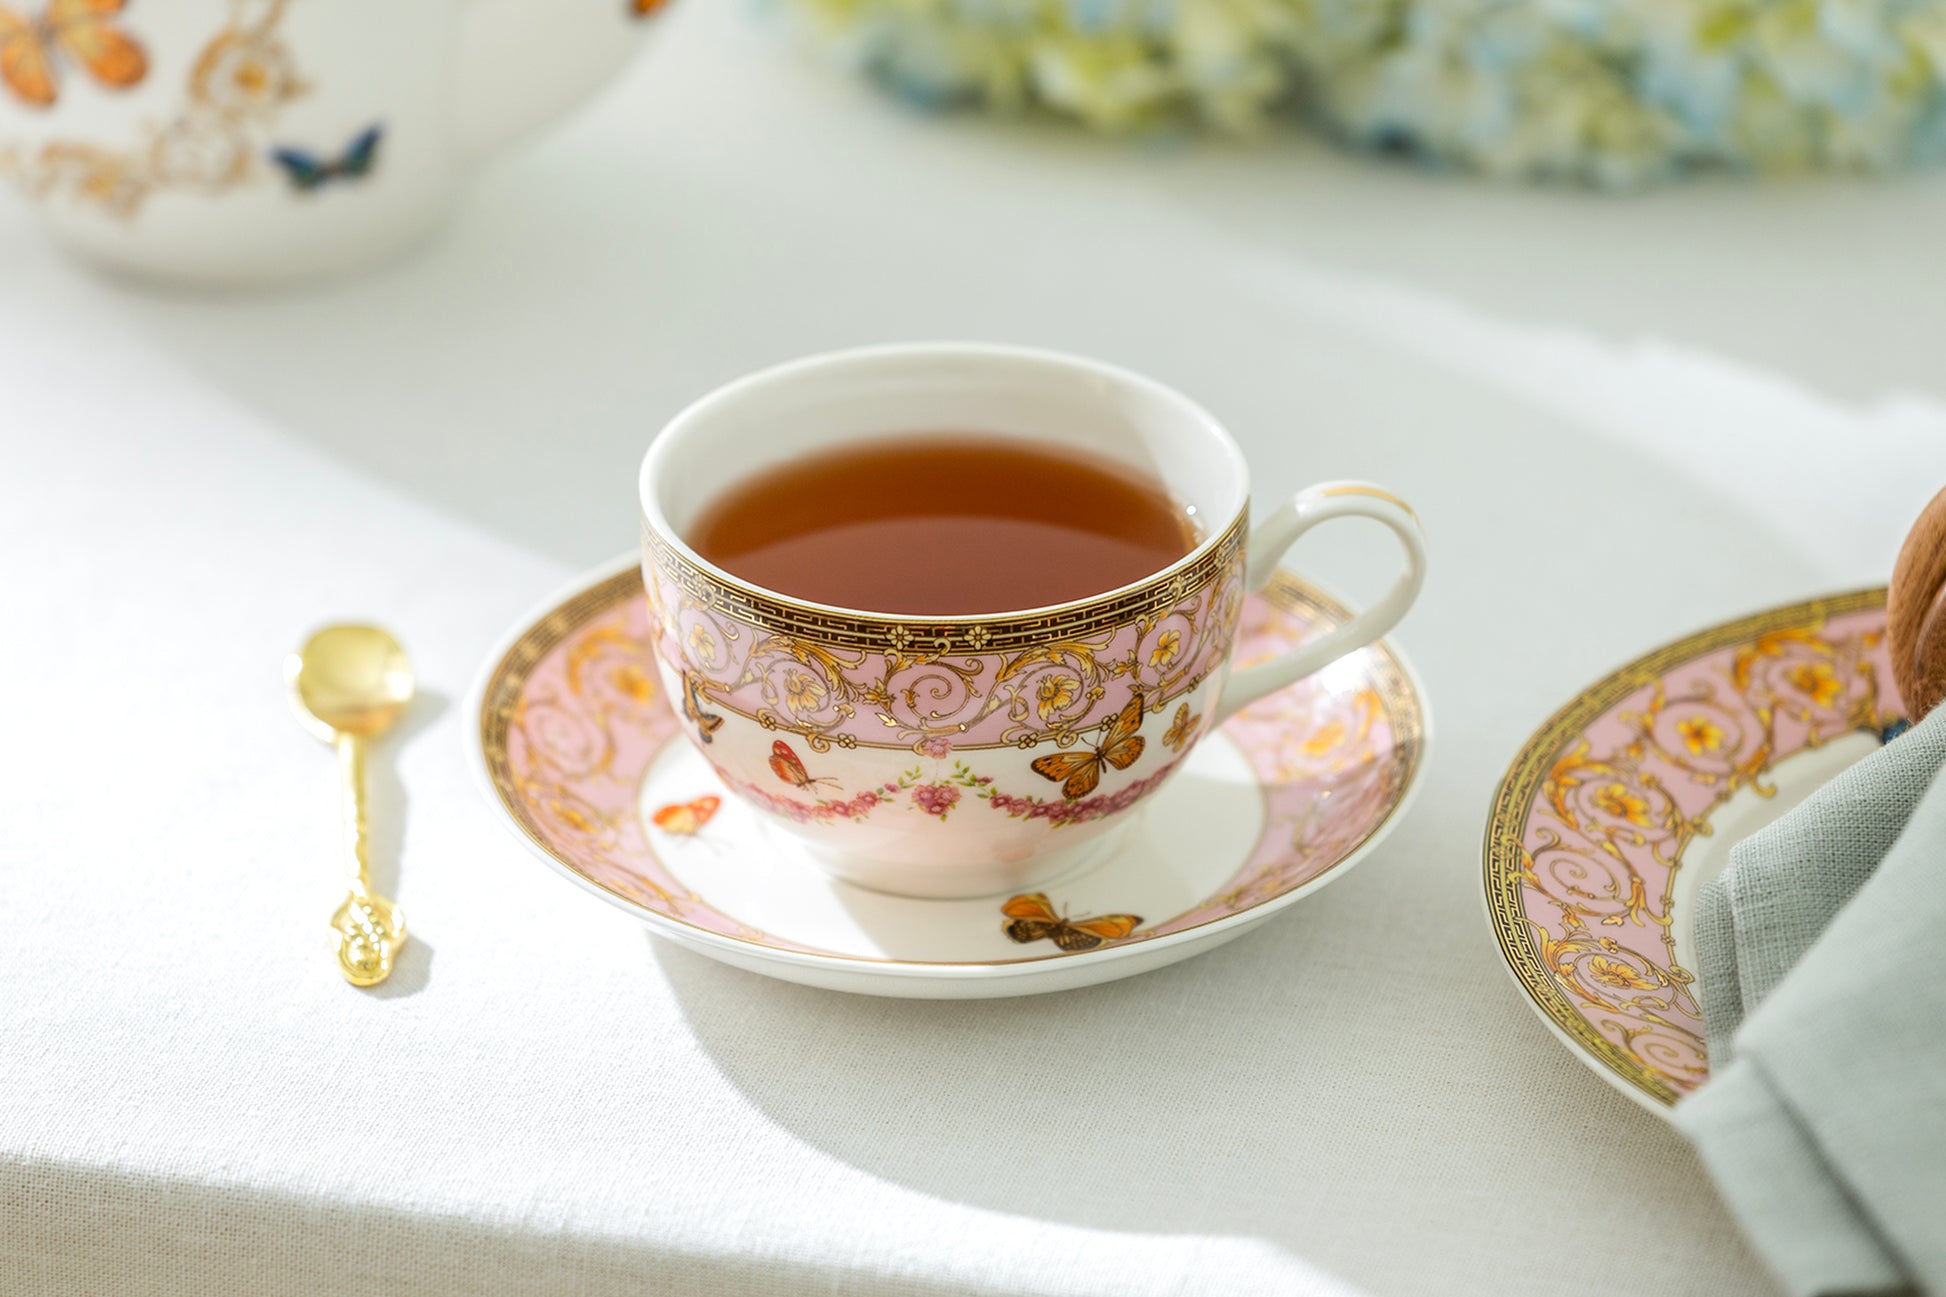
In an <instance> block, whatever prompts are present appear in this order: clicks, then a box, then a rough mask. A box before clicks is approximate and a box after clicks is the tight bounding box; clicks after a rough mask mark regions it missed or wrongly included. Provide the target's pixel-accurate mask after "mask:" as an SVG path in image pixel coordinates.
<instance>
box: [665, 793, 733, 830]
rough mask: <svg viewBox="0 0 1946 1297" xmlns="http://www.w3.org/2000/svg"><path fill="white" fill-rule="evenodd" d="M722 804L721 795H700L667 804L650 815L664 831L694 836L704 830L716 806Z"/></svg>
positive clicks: (714, 812)
mask: <svg viewBox="0 0 1946 1297" xmlns="http://www.w3.org/2000/svg"><path fill="white" fill-rule="evenodd" d="M722 804H723V799H722V798H721V797H716V796H713V795H711V796H704V797H698V798H697V799H696V800H695V801H693V802H677V803H675V804H674V805H671V806H665V807H663V808H662V809H661V810H659V811H657V812H656V813H655V814H654V815H652V816H650V817H649V820H650V822H651V823H653V824H654V825H655V826H656V827H657V828H658V829H661V830H662V831H663V832H664V833H673V834H675V835H677V836H678V837H684V838H693V837H695V836H696V835H697V834H698V833H700V832H701V831H702V828H703V826H704V825H705V824H708V823H709V822H710V817H712V816H713V815H715V814H716V808H717V807H719V806H721V805H722Z"/></svg>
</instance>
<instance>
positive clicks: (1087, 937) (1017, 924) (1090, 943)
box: [1000, 892, 1142, 950]
mask: <svg viewBox="0 0 1946 1297" xmlns="http://www.w3.org/2000/svg"><path fill="white" fill-rule="evenodd" d="M1000 913H1002V914H1004V915H1006V916H1007V923H1006V926H1005V928H1004V929H1003V930H1004V931H1005V932H1006V934H1007V935H1008V936H1009V937H1011V938H1013V939H1014V940H1015V941H1018V942H1019V943H1020V944H1021V945H1023V946H1024V945H1026V944H1027V943H1028V942H1030V941H1050V940H1051V941H1052V942H1053V943H1054V944H1055V945H1057V946H1059V947H1060V948H1061V949H1063V950H1093V949H1094V948H1095V947H1096V946H1099V945H1100V944H1101V943H1102V942H1104V941H1119V940H1121V939H1122V938H1123V937H1126V936H1127V935H1128V934H1129V933H1131V932H1133V931H1135V930H1136V929H1137V928H1139V927H1141V926H1142V916H1141V915H1139V914H1098V915H1096V916H1095V917H1094V918H1092V919H1070V918H1067V917H1066V916H1065V915H1060V914H1056V913H1055V912H1054V905H1053V903H1052V902H1051V901H1049V900H1048V899H1047V893H1045V892H1029V893H1027V894H1026V895H1025V896H1015V897H1012V898H1010V899H1009V900H1008V901H1007V903H1006V904H1005V905H1002V906H1001V907H1000Z"/></svg>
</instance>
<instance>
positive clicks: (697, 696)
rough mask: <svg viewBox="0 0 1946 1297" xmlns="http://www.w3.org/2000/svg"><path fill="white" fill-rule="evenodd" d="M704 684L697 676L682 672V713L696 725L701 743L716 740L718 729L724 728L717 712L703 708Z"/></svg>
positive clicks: (697, 736)
mask: <svg viewBox="0 0 1946 1297" xmlns="http://www.w3.org/2000/svg"><path fill="white" fill-rule="evenodd" d="M705 701H706V700H705V699H704V697H703V684H702V681H700V680H698V679H697V678H696V677H695V676H693V675H690V674H689V672H687V671H685V672H683V673H682V714H683V715H684V716H687V717H688V718H689V719H690V720H691V721H693V722H694V723H695V726H696V738H697V740H698V741H699V742H701V743H705V744H708V743H714V742H716V731H718V730H720V729H722V728H723V718H722V717H721V716H719V715H717V714H716V713H715V712H706V711H704V710H703V703H704V702H705Z"/></svg>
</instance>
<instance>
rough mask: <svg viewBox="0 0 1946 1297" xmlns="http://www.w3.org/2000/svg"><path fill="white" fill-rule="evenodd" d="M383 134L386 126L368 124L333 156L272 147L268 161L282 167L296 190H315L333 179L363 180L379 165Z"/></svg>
mask: <svg viewBox="0 0 1946 1297" xmlns="http://www.w3.org/2000/svg"><path fill="white" fill-rule="evenodd" d="M384 138H385V128H384V127H382V126H371V127H367V128H366V129H365V130H363V131H361V132H359V134H358V137H357V138H356V139H354V140H352V142H351V143H350V144H348V145H346V146H345V151H344V153H343V154H341V155H340V156H339V157H337V158H335V159H323V158H319V157H318V156H317V155H316V154H314V153H311V152H310V151H308V150H306V149H298V148H290V147H288V146H286V147H283V148H275V149H272V150H271V151H270V157H271V161H273V162H275V163H276V164H277V165H278V166H280V167H282V168H283V169H284V174H285V176H286V177H288V178H289V180H290V182H291V188H293V189H295V190H297V191H298V192H299V193H302V194H308V193H314V192H316V191H317V190H319V189H322V188H324V187H325V186H326V185H328V184H330V183H331V182H332V181H334V180H345V181H351V180H363V179H364V178H365V177H366V176H369V175H370V174H371V173H372V168H374V167H375V166H377V165H378V146H379V143H380V141H381V140H383V139H384Z"/></svg>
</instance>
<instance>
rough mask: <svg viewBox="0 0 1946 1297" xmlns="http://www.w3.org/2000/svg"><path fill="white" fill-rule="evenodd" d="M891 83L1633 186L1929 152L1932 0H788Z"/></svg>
mask: <svg viewBox="0 0 1946 1297" xmlns="http://www.w3.org/2000/svg"><path fill="white" fill-rule="evenodd" d="M792 2H793V3H794V4H796V5H797V6H798V7H799V8H800V9H802V10H804V11H806V12H807V13H808V14H809V15H811V17H812V18H813V19H814V20H815V22H816V25H817V26H818V27H819V28H820V29H821V30H822V31H824V32H825V33H827V34H828V35H830V36H831V37H833V38H834V39H837V40H839V41H841V42H842V43H843V44H844V45H846V46H847V47H849V48H850V49H851V51H852V52H853V53H854V54H855V56H856V57H857V59H858V60H859V62H860V63H861V64H862V65H863V66H865V67H867V68H869V69H870V70H872V71H873V72H874V73H875V74H876V75H878V76H879V77H881V78H882V79H883V80H885V81H886V82H887V83H888V84H889V85H891V86H893V87H894V88H896V89H897V90H898V91H899V92H900V93H901V94H902V95H903V96H904V97H905V98H907V99H908V100H910V101H912V102H914V103H918V104H923V105H928V106H943V105H948V104H962V103H977V104H984V105H988V106H992V107H995V108H1001V109H1017V108H1021V107H1024V106H1026V105H1030V104H1038V105H1040V106H1043V107H1045V108H1049V109H1052V110H1054V111H1056V112H1060V113H1065V114H1069V115H1071V116H1074V117H1077V118H1079V119H1081V120H1082V121H1084V122H1086V123H1088V124H1089V125H1091V126H1094V127H1096V128H1099V129H1104V130H1128V129H1132V128H1139V127H1143V126H1147V125H1150V124H1152V123H1155V122H1157V121H1159V120H1163V119H1166V118H1172V117H1175V118H1188V119H1192V120H1195V121H1199V122H1201V123H1203V124H1205V125H1207V126H1209V127H1211V128H1213V129H1217V130H1222V131H1229V132H1249V131H1253V130H1256V129H1259V128H1260V127H1261V126H1262V125H1263V124H1264V123H1265V121H1266V120H1267V119H1269V118H1270V117H1271V116H1272V115H1273V114H1276V113H1278V112H1288V113H1291V114H1302V115H1305V116H1308V117H1309V118H1310V119H1312V120H1314V121H1317V122H1319V123H1321V124H1322V125H1323V126H1325V127H1326V128H1327V129H1329V130H1330V131H1332V132H1333V133H1334V134H1336V135H1338V136H1339V137H1341V138H1343V139H1345V140H1347V141H1350V142H1352V143H1354V144H1357V145H1360V146H1363V147H1367V148H1373V149H1383V150H1386V151H1388V152H1403V153H1409V154H1412V155H1414V156H1417V157H1420V158H1422V159H1424V160H1426V161H1427V162H1430V163H1434V164H1439V165H1453V166H1464V167H1469V168H1472V169H1474V170H1477V171H1480V172H1484V173H1486V174H1489V175H1495V176H1517V177H1549V178H1562V179H1570V180H1577V181H1583V182H1587V183H1592V184H1597V185H1603V186H1614V187H1621V186H1631V185H1638V184H1642V183H1644V182H1647V181H1651V180H1654V179H1657V178H1660V177H1663V176H1667V175H1670V174H1673V173H1676V172H1678V171H1680V170H1683V169H1685V168H1691V167H1696V166H1718V167H1732V168H1740V169H1748V170H1755V171H1787V170H1794V169H1802V168H1807V167H1832V168H1851V169H1861V170H1890V169H1893V168H1898V167H1906V166H1912V165H1915V164H1919V163H1923V162H1928V161H1932V160H1934V159H1937V158H1940V157H1942V156H1946V0H792Z"/></svg>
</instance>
